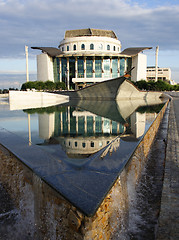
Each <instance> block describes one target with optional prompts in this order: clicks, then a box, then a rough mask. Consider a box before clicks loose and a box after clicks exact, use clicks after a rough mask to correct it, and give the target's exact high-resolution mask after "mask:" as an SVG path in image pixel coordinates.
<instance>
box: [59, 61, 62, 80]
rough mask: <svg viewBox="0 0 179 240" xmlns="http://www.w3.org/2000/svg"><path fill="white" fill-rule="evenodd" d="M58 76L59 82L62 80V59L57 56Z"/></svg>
mask: <svg viewBox="0 0 179 240" xmlns="http://www.w3.org/2000/svg"><path fill="white" fill-rule="evenodd" d="M59 76H60V82H62V59H61V58H59Z"/></svg>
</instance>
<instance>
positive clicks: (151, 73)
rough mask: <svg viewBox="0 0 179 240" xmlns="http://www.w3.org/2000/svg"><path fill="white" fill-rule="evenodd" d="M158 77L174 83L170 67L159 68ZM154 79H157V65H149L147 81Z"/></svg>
mask: <svg viewBox="0 0 179 240" xmlns="http://www.w3.org/2000/svg"><path fill="white" fill-rule="evenodd" d="M157 76H158V77H157V79H158V80H163V81H165V82H168V83H170V84H172V80H171V69H170V68H159V67H158V73H157ZM150 80H153V81H155V67H147V81H150Z"/></svg>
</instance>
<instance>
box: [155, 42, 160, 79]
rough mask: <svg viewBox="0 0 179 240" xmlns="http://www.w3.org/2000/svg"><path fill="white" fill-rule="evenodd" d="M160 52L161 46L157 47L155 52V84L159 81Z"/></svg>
mask: <svg viewBox="0 0 179 240" xmlns="http://www.w3.org/2000/svg"><path fill="white" fill-rule="evenodd" d="M158 50H159V46H157V47H156V51H155V82H157V80H158Z"/></svg>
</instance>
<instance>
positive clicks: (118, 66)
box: [117, 58, 120, 77]
mask: <svg viewBox="0 0 179 240" xmlns="http://www.w3.org/2000/svg"><path fill="white" fill-rule="evenodd" d="M117 72H118V74H117V75H118V77H120V58H118V60H117Z"/></svg>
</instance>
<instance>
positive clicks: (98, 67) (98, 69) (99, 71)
mask: <svg viewBox="0 0 179 240" xmlns="http://www.w3.org/2000/svg"><path fill="white" fill-rule="evenodd" d="M101 77H102V60H101V59H95V78H101Z"/></svg>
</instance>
